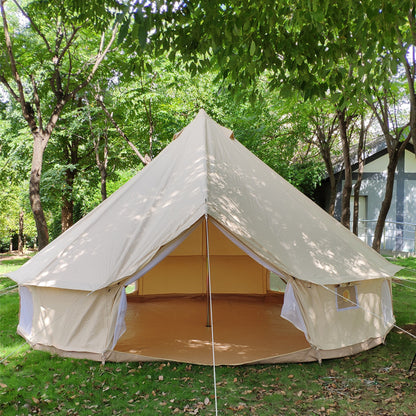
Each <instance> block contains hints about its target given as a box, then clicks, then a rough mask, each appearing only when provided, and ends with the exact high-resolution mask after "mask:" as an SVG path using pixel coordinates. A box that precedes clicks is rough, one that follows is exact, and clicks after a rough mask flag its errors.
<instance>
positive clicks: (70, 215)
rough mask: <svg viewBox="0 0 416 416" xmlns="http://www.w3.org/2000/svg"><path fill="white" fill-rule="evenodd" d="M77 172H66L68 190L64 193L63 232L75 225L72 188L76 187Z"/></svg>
mask: <svg viewBox="0 0 416 416" xmlns="http://www.w3.org/2000/svg"><path fill="white" fill-rule="evenodd" d="M74 179H75V170H71V169H67V170H66V172H65V184H66V187H65V188H66V189H64V190H63V192H62V206H61V230H62V232H64V231H66V230H67V229H68V228H69V227H71V226H72V225H73V224H74V199H73V195H72V188H73V186H74Z"/></svg>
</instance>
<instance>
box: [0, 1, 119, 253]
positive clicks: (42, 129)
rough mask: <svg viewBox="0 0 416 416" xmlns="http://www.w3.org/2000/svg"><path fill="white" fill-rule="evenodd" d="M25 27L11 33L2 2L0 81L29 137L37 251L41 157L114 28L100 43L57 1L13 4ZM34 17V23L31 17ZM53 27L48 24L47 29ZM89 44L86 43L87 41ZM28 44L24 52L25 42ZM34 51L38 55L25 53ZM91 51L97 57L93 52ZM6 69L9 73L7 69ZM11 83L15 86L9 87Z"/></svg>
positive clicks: (44, 235)
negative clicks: (24, 5)
mask: <svg viewBox="0 0 416 416" xmlns="http://www.w3.org/2000/svg"><path fill="white" fill-rule="evenodd" d="M14 3H15V4H16V6H17V9H18V11H19V12H20V14H21V16H23V17H24V18H25V19H26V20H27V22H28V23H27V24H25V25H23V26H22V25H20V27H15V28H14V30H11V29H10V28H9V21H8V13H9V12H8V11H6V8H5V2H3V1H1V2H0V12H1V15H2V21H3V34H4V38H3V40H2V43H3V45H4V46H5V48H4V51H5V53H4V52H3V53H2V55H1V57H0V59H1V61H2V67H3V69H2V71H1V72H0V82H1V83H2V84H3V85H4V86H5V88H6V89H7V91H8V93H9V95H10V97H11V98H12V99H14V100H16V102H18V103H19V105H20V108H21V112H22V115H23V117H24V119H25V121H26V123H27V125H28V127H29V129H30V131H31V134H32V138H33V152H32V168H31V172H30V180H29V195H30V204H31V208H32V212H33V215H34V218H35V222H36V228H37V233H38V241H39V248H40V249H42V248H43V247H45V246H46V245H47V244H48V242H49V233H48V226H47V222H46V218H45V214H44V211H43V208H42V202H41V196H40V195H41V193H40V184H41V174H42V163H43V155H44V152H45V149H46V146H47V145H48V142H49V139H50V138H51V135H52V133H53V131H54V129H55V127H56V125H57V123H58V120H59V118H60V116H61V113H62V111H63V109H64V107H65V106H66V104H67V103H68V102H70V101H72V100H74V99H76V97H77V94H78V93H79V92H80V91H82V90H83V89H84V88H85V87H86V86H87V85H88V84H89V83H90V82H91V80H92V78H93V76H94V74H95V72H96V71H97V69H98V67H99V65H100V64H101V62H102V61H103V59H104V57H105V56H106V55H107V53H108V52H109V50H110V48H111V46H112V45H113V43H114V40H115V37H116V34H117V30H118V25H117V24H116V23H115V24H113V25H112V27H111V30H110V31H107V32H109V33H106V32H105V31H104V32H102V34H101V38H98V37H97V36H96V35H95V33H94V32H93V31H92V24H91V21H88V20H87V21H85V22H84V23H80V22H79V21H78V19H79V15H76V14H73V13H71V12H68V11H67V10H66V9H65V7H64V6H63V4H62V3H61V2H60V1H59V0H57V1H53V2H50V3H49V4H48V7H47V8H46V7H44V5H43V4H42V2H36V1H34V2H32V3H30V4H29V5H28V6H27V8H26V10H24V9H23V8H22V7H21V6H20V5H19V4H18V3H17V2H16V1H15V2H14ZM34 16H36V18H35V17H34ZM51 23H52V24H51ZM87 39H88V42H87V41H86V40H87ZM28 41H30V42H32V45H31V47H30V48H26V43H27V42H28ZM28 49H29V50H30V51H36V53H31V52H28ZM92 49H95V50H96V51H95V53H93V54H92V53H91V50H92ZM6 65H7V68H6ZM13 84H14V85H13Z"/></svg>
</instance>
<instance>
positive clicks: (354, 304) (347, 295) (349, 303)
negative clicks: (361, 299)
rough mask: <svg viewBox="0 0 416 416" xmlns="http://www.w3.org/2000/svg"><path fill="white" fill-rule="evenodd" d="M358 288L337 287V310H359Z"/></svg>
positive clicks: (353, 286)
mask: <svg viewBox="0 0 416 416" xmlns="http://www.w3.org/2000/svg"><path fill="white" fill-rule="evenodd" d="M358 307H359V306H358V300H357V286H355V285H352V286H338V287H337V310H339V311H342V310H346V309H356V308H358Z"/></svg>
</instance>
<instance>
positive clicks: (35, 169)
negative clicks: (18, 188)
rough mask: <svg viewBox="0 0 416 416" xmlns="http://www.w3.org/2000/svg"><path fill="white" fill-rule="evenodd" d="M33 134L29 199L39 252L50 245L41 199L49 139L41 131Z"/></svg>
mask: <svg viewBox="0 0 416 416" xmlns="http://www.w3.org/2000/svg"><path fill="white" fill-rule="evenodd" d="M32 134H33V155H32V170H31V171H30V179H29V199H30V206H31V208H32V212H33V217H34V219H35V224H36V230H37V234H38V245H39V250H42V249H43V248H44V247H46V246H47V244H48V243H49V232H48V224H47V222H46V218H45V214H44V212H43V208H42V202H41V199H40V178H41V174H42V160H43V153H44V150H45V145H44V142H45V141H46V142H47V139H46V138H44V137H43V134H42V133H41V132H39V131H35V132H32Z"/></svg>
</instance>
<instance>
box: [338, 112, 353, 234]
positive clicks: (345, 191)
mask: <svg viewBox="0 0 416 416" xmlns="http://www.w3.org/2000/svg"><path fill="white" fill-rule="evenodd" d="M338 125H339V132H340V136H341V143H342V154H343V157H344V172H345V181H344V186H343V188H342V203H341V224H342V225H344V226H345V227H346V228H348V229H349V228H350V198H351V190H352V171H351V160H350V143H349V139H348V134H347V129H348V122H347V120H346V119H345V110H341V111H338Z"/></svg>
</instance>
